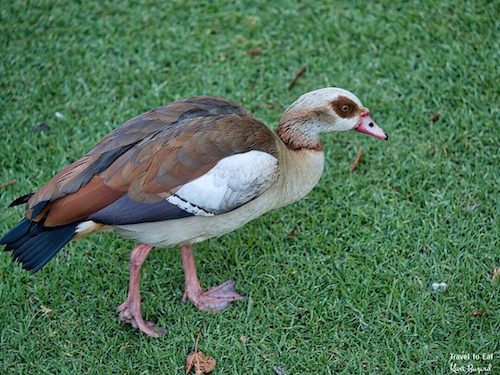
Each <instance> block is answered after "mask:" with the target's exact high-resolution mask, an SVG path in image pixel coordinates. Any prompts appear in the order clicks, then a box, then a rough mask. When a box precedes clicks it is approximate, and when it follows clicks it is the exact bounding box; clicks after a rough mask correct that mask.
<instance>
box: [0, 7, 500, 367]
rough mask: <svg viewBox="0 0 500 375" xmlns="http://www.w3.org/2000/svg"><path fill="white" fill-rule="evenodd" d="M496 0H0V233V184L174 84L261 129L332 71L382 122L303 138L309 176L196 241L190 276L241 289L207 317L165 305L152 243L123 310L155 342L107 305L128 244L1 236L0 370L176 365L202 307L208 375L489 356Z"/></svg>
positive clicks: (50, 160) (47, 164)
mask: <svg viewBox="0 0 500 375" xmlns="http://www.w3.org/2000/svg"><path fill="white" fill-rule="evenodd" d="M498 14H500V3H499V2H498V1H486V0H484V1H480V0H478V1H458V0H455V1H434V0H427V1H408V2H402V4H400V5H397V4H396V3H394V2H393V1H389V0H383V1H379V2H365V1H357V0H354V1H337V0H332V1H304V2H301V1H294V0H276V1H273V2H269V1H263V0H251V1H222V0H214V1H209V2H208V1H206V2H201V1H190V0H182V1H181V0H172V1H161V2H159V1H158V2H156V1H146V0H131V1H127V0H124V1H102V0H99V1H94V0H87V1H85V2H74V1H67V0H65V1H49V0H41V1H27V0H23V1H18V0H11V1H8V2H6V3H5V4H3V5H2V7H1V9H0V48H1V49H0V54H1V59H0V90H1V95H0V129H1V131H2V139H1V140H0V160H1V169H0V183H5V182H8V181H11V180H13V179H15V180H16V183H14V184H11V185H9V186H4V187H2V188H0V203H1V209H0V213H1V214H0V215H1V221H0V233H1V234H3V233H5V232H6V231H7V230H8V229H9V228H11V227H12V226H14V225H15V224H16V223H17V222H18V221H19V220H20V219H21V218H22V215H23V211H24V209H23V208H22V207H18V208H11V209H8V208H7V205H8V204H9V203H10V202H11V201H12V200H13V199H15V198H17V197H18V196H20V195H23V194H26V193H29V192H31V191H33V190H35V189H37V188H39V187H40V186H42V185H43V184H44V183H45V182H46V181H47V180H48V179H50V178H51V177H52V176H53V175H54V174H55V173H56V172H58V171H59V170H60V169H61V168H63V167H64V166H66V165H67V164H69V163H70V162H72V161H74V160H75V159H77V158H78V157H80V156H82V155H83V154H84V153H86V152H87V151H88V150H89V149H90V148H91V147H92V146H94V145H95V144H96V143H97V142H98V141H99V140H100V139H101V138H102V137H103V136H104V135H106V134H107V133H108V132H109V131H110V130H111V129H113V128H114V127H116V126H118V125H119V124H121V123H122V122H124V121H125V120H127V119H129V118H131V117H132V116H135V115H137V114H140V113H142V112H145V111H147V110H149V109H151V108H154V107H157V106H159V105H162V104H166V103H168V102H170V101H173V100H176V99H179V98H182V97H189V96H195V95H200V94H205V95H216V96H223V97H226V98H228V99H231V100H233V101H235V102H238V103H241V104H243V105H244V106H245V107H246V108H247V109H249V110H251V111H252V112H254V113H255V114H256V115H257V116H258V117H259V118H261V119H262V120H263V121H265V122H266V123H267V124H269V125H270V126H272V127H274V126H276V124H277V122H278V120H279V118H280V117H281V115H282V113H283V111H284V109H285V108H286V107H287V106H288V105H289V104H290V103H291V102H293V101H294V100H295V99H296V98H297V97H298V96H299V95H301V94H302V93H304V92H307V91H311V90H314V89H317V88H321V87H325V86H339V87H343V88H346V89H348V90H350V91H352V92H354V93H355V94H356V95H357V96H358V97H359V98H360V99H361V100H362V102H363V103H364V104H365V105H366V106H368V107H369V108H370V109H371V112H372V116H373V118H374V119H375V120H376V121H377V123H378V124H379V125H380V126H381V127H382V128H383V129H384V130H385V131H386V132H387V133H388V134H389V136H390V139H389V141H388V142H383V141H379V140H376V139H374V138H370V137H368V136H365V135H362V134H359V133H354V132H349V133H342V134H329V135H326V136H324V138H323V141H324V148H325V154H326V167H325V173H324V175H323V178H322V179H321V181H320V183H319V184H318V186H317V187H316V188H315V189H314V190H313V192H312V193H310V194H309V195H308V196H307V197H306V198H305V199H303V200H302V201H300V202H298V203H296V204H294V205H292V206H289V207H286V208H283V209H280V210H277V211H274V212H271V213H269V214H267V215H265V216H263V217H261V218H259V219H257V220H255V221H253V222H252V223H250V224H248V225H247V226H246V227H243V228H241V229H239V230H237V231H236V232H233V233H231V234H229V235H226V236H224V237H222V238H219V239H213V240H209V241H207V242H204V243H202V244H199V245H197V246H196V260H197V265H198V268H199V269H198V271H199V276H200V281H201V282H202V285H204V286H205V287H212V286H215V285H217V284H219V283H220V282H222V281H225V280H226V279H228V278H235V279H236V280H237V289H238V291H239V292H241V293H242V294H246V295H247V296H249V298H248V300H246V301H240V302H237V303H235V304H233V305H232V306H231V307H230V308H229V309H228V310H227V311H225V312H223V313H222V314H210V313H204V312H200V311H198V310H196V309H195V308H194V307H193V306H191V305H185V304H182V303H181V301H180V300H181V297H182V294H183V287H184V285H183V273H182V266H181V260H180V256H179V253H178V249H173V248H172V249H166V250H165V249H158V250H157V251H156V252H153V253H152V254H151V255H150V257H149V258H148V259H147V261H146V263H145V266H144V268H143V273H142V292H143V313H144V315H145V317H146V318H148V319H151V320H155V321H157V322H158V323H159V325H160V326H163V327H167V328H168V333H167V335H166V336H164V337H162V338H160V339H153V338H150V337H147V336H146V335H143V334H139V333H138V332H137V331H135V330H133V329H131V328H129V327H127V326H122V325H120V324H119V321H118V314H117V313H116V312H115V311H114V309H115V307H116V306H117V305H119V304H120V303H122V302H123V300H124V299H125V297H126V292H127V286H128V284H127V283H128V255H129V251H130V249H132V247H133V246H134V244H133V243H132V242H129V241H127V240H124V239H122V238H119V237H117V236H115V235H112V234H106V235H92V236H90V237H88V238H86V239H84V240H80V241H76V242H73V243H70V244H69V245H68V246H66V247H65V248H64V249H63V250H62V251H61V252H60V253H59V255H58V256H57V257H56V258H55V259H54V260H53V261H51V262H50V263H49V264H48V265H47V266H46V267H45V268H44V269H43V270H42V271H40V272H39V273H37V274H35V275H30V274H29V273H28V272H25V271H23V270H22V269H21V268H20V267H19V265H18V264H12V263H11V261H10V256H9V254H8V253H2V254H1V256H0V272H1V275H2V277H1V279H0V323H1V324H0V373H1V374H182V373H184V359H185V357H186V355H187V353H188V352H189V350H190V349H191V347H192V345H193V344H194V340H195V338H196V335H197V333H198V330H199V328H200V326H201V325H203V327H204V328H203V331H202V333H201V336H200V344H199V349H200V350H202V351H203V352H205V353H206V354H208V355H211V356H213V357H215V359H216V360H217V361H218V363H217V367H216V369H215V371H214V372H213V374H275V373H279V370H280V369H282V370H283V371H284V372H283V373H286V374H288V375H296V374H450V373H467V371H470V369H468V366H475V367H474V368H475V369H476V371H477V369H479V368H484V369H488V368H489V370H491V371H489V373H493V374H494V373H496V374H500V296H499V292H500V280H499V281H496V282H494V281H492V275H493V271H494V268H496V267H500V244H499V238H500V222H499V217H500V212H499V205H500V190H499V186H500V167H499V165H500V160H499V159H500V158H499V155H500V152H499V149H500V141H499V128H498V125H499V122H498V119H499V118H500V113H499V102H500V100H499V90H500V85H499V82H500V74H499V44H498V35H499V32H500V30H499V29H500V24H499V21H498ZM302 66H306V67H307V71H306V72H305V73H304V74H303V75H302V76H301V77H300V78H299V79H298V80H297V82H296V83H295V85H294V86H293V87H292V88H291V89H290V90H288V86H289V84H290V82H291V80H292V78H293V77H294V75H295V73H296V72H297V71H298V70H299V69H300V68H301V67H302ZM360 146H361V147H363V156H362V159H361V162H360V164H359V165H358V166H357V168H356V169H355V170H354V171H353V172H352V173H350V172H349V167H350V165H351V164H352V163H353V161H354V159H355V157H356V153H357V150H358V148H359V147H360ZM295 228H298V229H297V230H296V231H295V232H296V234H295V236H289V237H291V238H287V236H288V235H289V234H290V233H291V232H292V231H294V229H295ZM433 283H446V284H447V289H446V290H442V291H434V290H433V288H432V284H433ZM455 355H465V357H457V356H455ZM483 355H484V357H483ZM462 366H463V367H462ZM462 370H463V371H462ZM485 373H486V372H485Z"/></svg>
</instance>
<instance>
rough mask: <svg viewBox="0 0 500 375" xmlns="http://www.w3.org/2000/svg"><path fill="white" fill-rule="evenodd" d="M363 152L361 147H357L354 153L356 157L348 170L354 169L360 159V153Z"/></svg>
mask: <svg viewBox="0 0 500 375" xmlns="http://www.w3.org/2000/svg"><path fill="white" fill-rule="evenodd" d="M362 154H363V147H359V148H358V154H357V155H356V159H354V163H352V165H351V168H349V172H351V173H352V171H354V170H355V169H356V167H357V166H358V164H359V161H360V160H361V155H362Z"/></svg>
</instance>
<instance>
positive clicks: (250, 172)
mask: <svg viewBox="0 0 500 375" xmlns="http://www.w3.org/2000/svg"><path fill="white" fill-rule="evenodd" d="M278 178H279V166H278V159H276V158H275V157H274V156H272V155H270V154H268V153H267V152H263V151H256V150H252V151H249V152H246V153H244V154H236V155H232V156H228V157H226V158H224V159H222V160H221V161H219V162H218V163H217V164H216V165H215V167H213V168H212V169H211V170H209V171H208V172H207V173H206V174H204V175H203V176H201V177H199V178H197V179H196V180H194V181H191V182H189V183H187V184H185V185H184V186H183V187H181V188H180V189H179V190H178V191H177V192H176V193H175V194H174V195H172V196H170V197H168V198H167V201H168V202H169V203H171V204H174V205H176V206H177V207H179V208H180V209H182V210H184V211H187V212H189V213H191V214H193V215H199V216H213V215H218V214H222V213H225V212H228V211H231V210H234V209H235V208H238V207H240V206H242V205H244V204H245V203H247V202H249V201H251V200H252V199H254V198H256V197H258V196H259V195H261V194H262V193H263V192H264V191H266V190H267V189H268V188H269V187H270V186H271V185H272V184H273V183H275V182H276V181H277V180H278Z"/></svg>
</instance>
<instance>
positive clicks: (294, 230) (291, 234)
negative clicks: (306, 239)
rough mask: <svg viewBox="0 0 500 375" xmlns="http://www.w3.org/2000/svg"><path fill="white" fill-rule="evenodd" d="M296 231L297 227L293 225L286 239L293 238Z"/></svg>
mask: <svg viewBox="0 0 500 375" xmlns="http://www.w3.org/2000/svg"><path fill="white" fill-rule="evenodd" d="M297 233H299V228H298V227H295V228H293V230H292V231H291V232H290V233H288V235H287V236H286V239H287V240H289V239H290V238H294V237H295V236H296V235H297Z"/></svg>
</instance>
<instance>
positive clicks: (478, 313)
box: [472, 311, 486, 316]
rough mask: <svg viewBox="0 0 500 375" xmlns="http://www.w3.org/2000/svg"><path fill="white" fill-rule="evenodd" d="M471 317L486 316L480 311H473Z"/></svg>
mask: <svg viewBox="0 0 500 375" xmlns="http://www.w3.org/2000/svg"><path fill="white" fill-rule="evenodd" d="M472 315H474V316H483V315H486V313H485V312H482V311H474V312H473V313H472Z"/></svg>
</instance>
